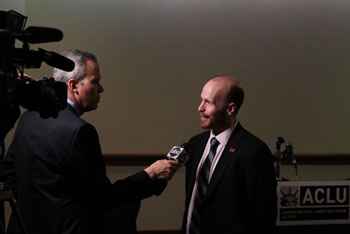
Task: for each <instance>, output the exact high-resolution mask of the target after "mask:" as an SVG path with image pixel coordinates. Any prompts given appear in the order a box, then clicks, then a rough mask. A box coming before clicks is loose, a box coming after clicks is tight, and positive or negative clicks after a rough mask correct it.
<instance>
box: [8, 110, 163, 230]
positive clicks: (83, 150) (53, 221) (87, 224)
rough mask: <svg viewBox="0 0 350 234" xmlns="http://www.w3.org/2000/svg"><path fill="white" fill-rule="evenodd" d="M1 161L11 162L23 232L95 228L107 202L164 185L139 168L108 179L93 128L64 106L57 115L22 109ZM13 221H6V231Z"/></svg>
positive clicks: (12, 227)
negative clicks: (47, 115)
mask: <svg viewBox="0 0 350 234" xmlns="http://www.w3.org/2000/svg"><path fill="white" fill-rule="evenodd" d="M6 160H7V161H8V162H12V163H13V164H14V168H15V181H16V184H15V185H14V189H15V190H16V194H17V206H18V208H19V210H20V213H21V215H22V217H23V220H24V224H25V226H26V228H27V229H28V232H29V234H89V233H94V234H95V233H101V230H102V229H103V228H102V223H103V220H102V219H103V216H104V215H103V214H104V212H105V211H106V210H108V209H109V208H110V207H117V206H119V205H120V204H121V203H123V202H134V201H139V200H140V199H143V198H146V197H149V196H151V195H153V194H160V193H161V191H162V190H163V189H164V183H163V182H162V181H157V180H152V179H150V178H149V176H148V175H147V173H145V172H144V171H141V172H139V173H136V174H134V175H132V176H129V177H127V178H125V179H123V180H118V181H117V182H115V183H114V184H112V183H111V182H110V181H109V179H108V178H107V176H106V169H105V164H104V161H103V157H102V153H101V149H100V143H99V138H98V134H97V132H96V130H95V128H94V127H93V126H92V125H91V124H89V123H87V122H85V121H84V120H82V119H81V118H80V117H79V116H78V115H77V114H76V113H75V111H74V110H73V109H72V108H71V107H70V106H68V107H67V109H65V110H63V111H61V112H60V113H59V115H58V117H57V118H47V119H43V118H41V117H40V116H39V114H38V113H36V112H32V111H29V112H26V113H24V114H23V116H22V117H21V119H20V121H19V124H18V126H17V129H16V133H15V137H14V140H13V142H12V144H11V145H10V148H9V151H8V155H7V159H6ZM115 222H116V223H117V222H118V220H116V221H115ZM16 226H17V225H16V221H13V220H12V222H11V225H10V227H9V233H13V232H14V233H15V232H16V230H15V229H16ZM115 228H116V232H118V226H116V227H115Z"/></svg>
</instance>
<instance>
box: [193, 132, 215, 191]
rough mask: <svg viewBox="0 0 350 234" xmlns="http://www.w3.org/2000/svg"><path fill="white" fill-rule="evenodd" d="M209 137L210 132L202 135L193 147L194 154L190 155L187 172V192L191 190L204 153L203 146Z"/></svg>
mask: <svg viewBox="0 0 350 234" xmlns="http://www.w3.org/2000/svg"><path fill="white" fill-rule="evenodd" d="M209 136H210V132H206V133H204V135H203V136H202V137H201V138H199V141H198V143H197V144H196V145H195V149H194V153H193V154H192V157H193V161H192V163H191V166H190V168H189V170H188V173H189V177H188V178H189V188H190V190H189V191H192V190H193V186H194V182H195V180H196V172H197V167H198V164H199V162H200V160H201V158H202V154H203V152H204V149H205V145H206V144H207V141H208V139H209Z"/></svg>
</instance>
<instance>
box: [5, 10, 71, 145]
mask: <svg viewBox="0 0 350 234" xmlns="http://www.w3.org/2000/svg"><path fill="white" fill-rule="evenodd" d="M26 22H27V17H26V16H23V15H21V14H20V13H18V12H16V11H13V10H10V11H0V51H1V53H0V110H1V113H2V115H1V117H0V137H1V138H0V142H1V141H3V139H4V137H5V136H6V134H7V132H8V131H9V130H10V129H11V128H12V127H13V126H14V123H15V122H16V120H17V118H18V117H19V115H20V108H19V107H20V106H21V107H23V108H26V109H28V110H33V111H37V112H39V113H40V115H41V116H42V117H45V118H47V117H51V116H52V117H55V116H57V114H58V112H59V110H61V109H64V108H65V106H66V102H67V88H66V84H65V83H63V82H56V81H55V80H54V79H53V78H43V79H40V80H38V81H36V80H34V79H32V78H30V77H28V76H26V75H25V74H24V69H25V68H40V66H41V63H42V62H46V63H47V64H48V65H50V66H53V67H57V68H60V69H62V70H66V71H71V70H73V69H74V62H72V61H71V60H69V59H67V58H65V57H63V56H61V55H59V54H56V53H54V52H50V51H46V50H43V49H39V50H37V51H35V50H31V49H30V46H29V43H32V44H33V43H43V42H52V41H60V40H61V39H62V38H63V33H62V32H61V31H60V30H58V29H54V28H45V27H28V28H27V29H25V24H26ZM17 41H20V42H22V47H20V48H16V42H17Z"/></svg>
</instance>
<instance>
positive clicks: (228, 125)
mask: <svg viewBox="0 0 350 234" xmlns="http://www.w3.org/2000/svg"><path fill="white" fill-rule="evenodd" d="M235 124H236V118H235V119H231V120H230V121H228V122H227V123H226V124H224V125H222V126H218V127H216V128H213V129H212V131H213V133H214V135H215V136H217V135H219V134H220V133H222V132H223V131H225V130H226V129H228V128H233V126H235Z"/></svg>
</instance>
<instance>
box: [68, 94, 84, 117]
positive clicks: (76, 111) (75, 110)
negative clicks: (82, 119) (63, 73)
mask: <svg viewBox="0 0 350 234" xmlns="http://www.w3.org/2000/svg"><path fill="white" fill-rule="evenodd" d="M67 103H68V105H70V106H71V107H72V108H73V110H74V112H75V113H77V114H78V115H79V116H81V115H82V114H83V113H82V112H81V111H79V109H78V108H77V107H76V105H75V103H74V102H73V101H72V100H70V99H69V98H67Z"/></svg>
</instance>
